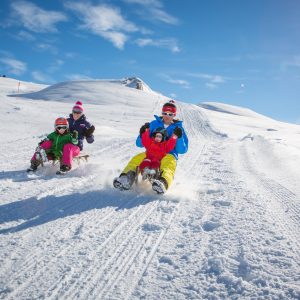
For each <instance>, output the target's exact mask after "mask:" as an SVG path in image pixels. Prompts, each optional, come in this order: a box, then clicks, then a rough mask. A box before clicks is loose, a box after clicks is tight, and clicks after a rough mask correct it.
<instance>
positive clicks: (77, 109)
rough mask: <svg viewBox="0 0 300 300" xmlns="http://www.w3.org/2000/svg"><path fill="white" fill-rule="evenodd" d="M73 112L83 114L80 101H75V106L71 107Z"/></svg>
mask: <svg viewBox="0 0 300 300" xmlns="http://www.w3.org/2000/svg"><path fill="white" fill-rule="evenodd" d="M72 110H73V111H76V112H83V106H82V102H80V101H77V102H76V103H75V105H74V106H73V109H72Z"/></svg>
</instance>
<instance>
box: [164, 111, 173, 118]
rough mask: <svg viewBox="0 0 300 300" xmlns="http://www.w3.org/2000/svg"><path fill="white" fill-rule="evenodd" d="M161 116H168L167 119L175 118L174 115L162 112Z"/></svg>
mask: <svg viewBox="0 0 300 300" xmlns="http://www.w3.org/2000/svg"><path fill="white" fill-rule="evenodd" d="M161 114H162V115H163V116H169V117H173V116H175V114H173V113H167V112H164V111H163V112H162V113H161Z"/></svg>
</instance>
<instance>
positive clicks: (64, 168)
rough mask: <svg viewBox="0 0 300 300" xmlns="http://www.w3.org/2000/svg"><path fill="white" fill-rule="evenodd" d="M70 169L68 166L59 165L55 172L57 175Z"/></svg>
mask: <svg viewBox="0 0 300 300" xmlns="http://www.w3.org/2000/svg"><path fill="white" fill-rule="evenodd" d="M70 170H71V167H70V166H67V165H61V166H60V170H59V171H57V172H56V174H57V175H64V174H66V173H67V172H69V171H70Z"/></svg>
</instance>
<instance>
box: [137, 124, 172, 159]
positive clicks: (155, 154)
mask: <svg viewBox="0 0 300 300" xmlns="http://www.w3.org/2000/svg"><path fill="white" fill-rule="evenodd" d="M176 141H177V137H176V136H175V135H172V137H171V138H170V139H169V140H167V141H165V142H161V143H157V142H155V141H154V138H151V137H150V131H149V129H147V130H146V131H145V132H144V133H143V134H142V144H143V146H144V147H145V148H146V158H148V159H150V160H151V161H161V159H162V158H163V157H164V156H165V155H166V154H167V153H169V152H170V151H172V150H173V149H174V148H175V146H176Z"/></svg>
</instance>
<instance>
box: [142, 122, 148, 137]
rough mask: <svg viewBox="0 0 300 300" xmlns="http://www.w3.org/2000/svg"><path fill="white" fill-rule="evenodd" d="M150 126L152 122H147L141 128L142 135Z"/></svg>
mask: <svg viewBox="0 0 300 300" xmlns="http://www.w3.org/2000/svg"><path fill="white" fill-rule="evenodd" d="M149 127H150V123H148V122H147V123H145V124H144V125H143V126H142V127H141V128H140V135H142V134H143V133H144V132H145V131H146V129H147V128H149Z"/></svg>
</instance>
